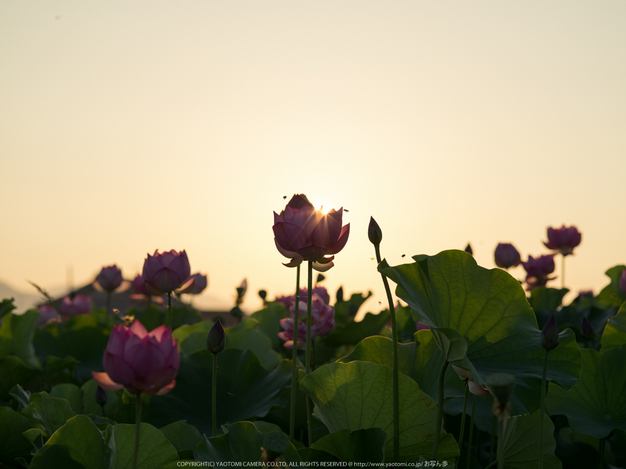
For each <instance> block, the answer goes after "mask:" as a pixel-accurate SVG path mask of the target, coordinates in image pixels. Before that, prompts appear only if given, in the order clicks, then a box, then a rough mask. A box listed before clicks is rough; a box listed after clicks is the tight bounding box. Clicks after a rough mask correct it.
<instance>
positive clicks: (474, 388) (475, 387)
mask: <svg viewBox="0 0 626 469" xmlns="http://www.w3.org/2000/svg"><path fill="white" fill-rule="evenodd" d="M467 385H468V386H469V392H471V393H472V394H474V395H475V396H480V397H484V396H488V395H489V390H488V389H487V386H481V385H480V384H477V383H476V381H468V382H467Z"/></svg>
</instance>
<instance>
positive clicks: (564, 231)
mask: <svg viewBox="0 0 626 469" xmlns="http://www.w3.org/2000/svg"><path fill="white" fill-rule="evenodd" d="M581 240H582V235H581V234H580V231H578V228H576V227H575V226H570V227H569V228H568V227H566V226H565V225H563V226H562V227H561V228H556V229H555V228H548V242H547V243H546V242H544V243H543V244H545V246H546V247H547V248H548V249H552V250H554V251H559V252H560V253H561V254H563V255H564V256H569V255H570V254H572V253H573V252H574V248H575V247H576V246H578V245H579V244H580V241H581Z"/></svg>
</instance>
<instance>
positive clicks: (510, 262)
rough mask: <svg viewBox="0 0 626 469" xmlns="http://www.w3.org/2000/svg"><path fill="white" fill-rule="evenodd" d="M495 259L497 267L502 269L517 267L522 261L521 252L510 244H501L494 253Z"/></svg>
mask: <svg viewBox="0 0 626 469" xmlns="http://www.w3.org/2000/svg"><path fill="white" fill-rule="evenodd" d="M494 258H495V261H496V265H497V266H498V267H500V268H501V269H510V268H511V267H517V266H518V265H520V262H521V261H522V260H521V259H520V255H519V252H518V251H517V249H515V246H513V245H512V244H510V243H500V244H498V246H497V247H496V251H495V252H494Z"/></svg>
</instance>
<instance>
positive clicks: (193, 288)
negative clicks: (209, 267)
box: [176, 273, 209, 295]
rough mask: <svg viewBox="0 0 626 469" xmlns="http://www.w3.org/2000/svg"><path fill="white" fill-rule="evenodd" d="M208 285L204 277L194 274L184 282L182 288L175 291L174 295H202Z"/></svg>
mask: <svg viewBox="0 0 626 469" xmlns="http://www.w3.org/2000/svg"><path fill="white" fill-rule="evenodd" d="M208 284H209V280H208V278H207V276H206V275H202V274H201V273H195V274H193V275H192V276H191V277H189V279H188V280H187V281H186V282H185V284H184V285H183V288H181V289H179V290H176V293H178V294H179V295H180V294H181V293H188V294H190V295H199V294H200V293H202V292H203V291H204V290H205V289H206V287H207V285H208Z"/></svg>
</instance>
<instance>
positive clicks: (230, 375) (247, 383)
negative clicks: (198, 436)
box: [145, 349, 291, 435]
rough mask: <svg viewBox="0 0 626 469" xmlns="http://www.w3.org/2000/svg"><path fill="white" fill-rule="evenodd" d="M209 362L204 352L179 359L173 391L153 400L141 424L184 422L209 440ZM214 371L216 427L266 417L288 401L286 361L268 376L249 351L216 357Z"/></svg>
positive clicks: (227, 352)
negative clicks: (276, 406)
mask: <svg viewBox="0 0 626 469" xmlns="http://www.w3.org/2000/svg"><path fill="white" fill-rule="evenodd" d="M212 360H213V356H212V355H211V353H210V352H209V351H208V350H206V349H205V350H201V351H199V352H196V353H194V354H192V355H181V357H180V368H179V370H178V376H177V377H176V386H175V387H174V389H173V390H172V391H171V392H169V393H168V394H165V395H164V396H151V398H150V405H149V406H148V407H147V409H146V412H145V421H147V422H150V423H152V424H153V425H156V426H164V425H167V424H168V423H171V422H175V421H177V420H187V421H188V422H189V423H190V424H191V425H194V426H195V427H196V428H197V429H198V430H200V432H201V433H206V434H209V435H210V434H211V421H212V420H211V374H212V367H213V361H212ZM217 366H218V373H217V408H218V413H217V422H218V425H221V424H224V423H228V422H235V421H237V420H243V419H246V418H252V417H255V416H257V417H264V416H265V415H266V414H267V413H268V412H269V410H270V409H271V408H272V407H273V406H275V405H278V406H284V405H286V404H287V402H288V401H289V387H290V384H291V362H290V361H287V360H283V361H281V362H280V364H279V365H278V367H276V369H275V370H274V371H271V372H270V371H267V370H265V369H264V368H263V367H262V366H261V364H260V363H259V359H258V358H257V357H256V355H254V354H253V353H252V352H251V351H249V350H236V349H226V350H224V351H222V352H220V353H219V354H218V355H217Z"/></svg>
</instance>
